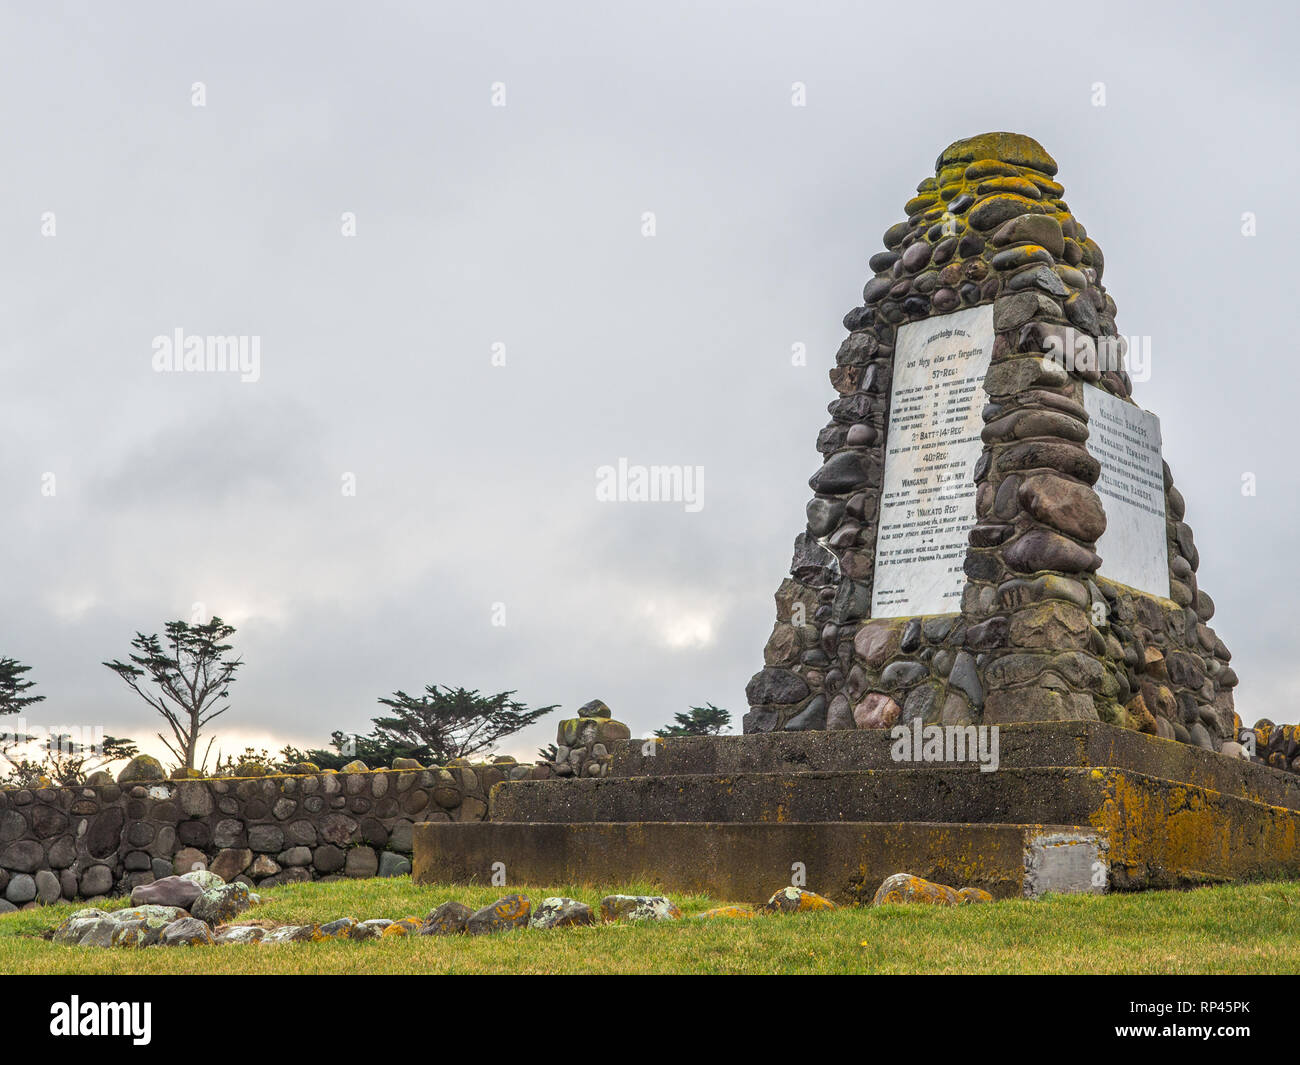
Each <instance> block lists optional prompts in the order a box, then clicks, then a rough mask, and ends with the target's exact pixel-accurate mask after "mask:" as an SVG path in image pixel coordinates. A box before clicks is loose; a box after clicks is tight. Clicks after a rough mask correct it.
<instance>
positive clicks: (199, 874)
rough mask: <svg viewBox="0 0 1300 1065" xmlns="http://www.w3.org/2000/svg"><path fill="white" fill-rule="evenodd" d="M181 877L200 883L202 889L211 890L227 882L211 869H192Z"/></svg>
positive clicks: (193, 882)
mask: <svg viewBox="0 0 1300 1065" xmlns="http://www.w3.org/2000/svg"><path fill="white" fill-rule="evenodd" d="M241 871H242V870H241ZM180 878H181V879H182V880H188V881H189V882H190V883H192V884H198V886H199V888H200V890H201V891H211V890H212V889H213V888H219V887H221V885H222V884H224V883H225V880H223V879H222V878H221V876H219V875H218V874H217V873H215V872H213V871H212V870H210V869H192V870H190V871H189V872H188V873H182V874H181V877H180Z"/></svg>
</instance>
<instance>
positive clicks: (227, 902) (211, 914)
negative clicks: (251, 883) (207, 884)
mask: <svg viewBox="0 0 1300 1065" xmlns="http://www.w3.org/2000/svg"><path fill="white" fill-rule="evenodd" d="M252 905H253V904H252V902H251V901H250V899H249V893H248V885H247V884H241V883H234V884H222V885H221V886H220V887H215V888H212V889H210V890H208V891H205V892H204V893H203V894H202V895H200V896H199V897H198V899H197V900H195V903H194V905H193V906H192V907H190V912H191V913H192V914H193V915H194V916H195V917H197V918H198V919H199V920H200V921H206V922H207V923H208V924H210V925H212V926H213V927H216V926H217V925H219V924H229V923H230V922H231V921H232V920H234V919H235V918H236V917H238V916H239V915H240V914H241V913H243V912H244V911H245V910H247V909H248V908H249V907H251V906H252Z"/></svg>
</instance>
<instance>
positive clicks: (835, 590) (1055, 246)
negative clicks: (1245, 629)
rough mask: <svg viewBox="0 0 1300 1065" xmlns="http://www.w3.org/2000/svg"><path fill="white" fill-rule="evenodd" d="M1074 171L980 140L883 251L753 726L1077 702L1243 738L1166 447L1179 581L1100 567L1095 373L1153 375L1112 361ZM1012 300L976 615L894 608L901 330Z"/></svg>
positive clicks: (1018, 141)
mask: <svg viewBox="0 0 1300 1065" xmlns="http://www.w3.org/2000/svg"><path fill="white" fill-rule="evenodd" d="M1056 170H1057V167H1056V163H1055V162H1054V161H1053V160H1052V158H1051V157H1050V156H1049V155H1048V154H1047V153H1046V152H1045V151H1044V150H1043V149H1042V147H1041V146H1040V145H1038V144H1037V143H1036V142H1035V141H1033V140H1031V139H1030V138H1028V137H1023V136H1019V135H1016V134H1008V133H994V134H984V135H982V136H979V137H974V138H970V139H968V140H964V141H958V142H957V143H955V144H953V145H951V146H950V147H949V148H948V149H946V150H945V151H944V152H943V154H942V155H941V156H940V157H939V160H938V162H937V163H936V167H935V176H934V177H927V178H926V179H925V180H923V181H922V182H921V183H920V184H919V185H918V186H917V194H916V196H914V197H912V198H911V199H910V200H908V202H907V203H906V204H905V205H904V213H905V214H906V216H907V217H906V220H905V221H903V222H899V223H897V224H895V225H893V226H891V227H890V228H889V229H888V230H886V232H885V235H884V244H885V250H883V251H881V252H878V253H877V254H875V255H873V256H872V257H871V260H870V264H869V265H870V268H871V270H872V272H873V274H874V276H873V277H872V278H871V279H870V280H869V281H868V282H867V284H866V287H865V288H864V290H863V305H862V306H861V307H857V308H854V309H853V310H852V311H850V312H849V313H848V315H846V316H845V319H844V324H845V327H846V328H847V329H848V330H849V335H848V337H847V338H846V339H845V341H844V343H843V344H842V345H841V347H840V350H839V353H838V354H837V356H836V365H835V368H834V369H832V370H831V372H830V377H831V383H832V385H833V387H834V388H835V391H836V393H837V398H836V399H835V400H834V401H833V402H832V403H831V405H830V407H829V408H828V409H829V412H830V414H831V421H830V423H829V424H828V425H827V426H826V428H824V429H823V430H822V431H821V433H820V434H819V436H818V439H817V449H818V451H819V452H820V453H821V455H822V457H823V460H824V461H823V465H822V467H821V468H820V469H819V470H818V471H817V472H816V473H815V474H814V475H813V477H812V478H811V480H810V481H809V485H810V487H811V488H812V490H813V493H814V496H813V499H812V500H811V501H810V502H809V504H808V508H807V526H806V528H805V529H804V531H803V532H802V533H801V534H800V535H799V537H798V538H797V540H796V542H795V556H794V560H793V563H792V567H791V576H790V578H789V579H788V580H786V581H785V582H784V583H783V584H782V585H781V588H780V589H779V590H778V593H777V622H776V625H775V627H774V629H773V631H772V635H771V637H770V638H769V640H768V643H767V646H766V648H765V651H764V663H765V664H764V669H763V670H761V671H760V672H759V673H758V674H756V675H755V676H754V678H753V679H752V680H751V681H750V684H749V686H748V689H747V694H748V696H749V702H750V712H749V714H748V715H747V716H746V718H745V730H746V731H747V732H756V731H757V732H761V731H771V730H779V729H788V730H801V729H822V728H826V729H841V728H881V727H889V726H891V725H893V724H896V723H898V722H900V721H902V722H909V721H911V720H914V719H920V720H922V721H924V722H925V723H927V724H929V723H938V724H966V723H979V722H987V723H990V724H992V723H997V722H1012V721H1037V720H1062V719H1078V720H1104V721H1109V722H1112V723H1115V724H1119V725H1123V726H1127V727H1131V728H1136V729H1140V730H1143V731H1147V732H1151V733H1154V734H1158V735H1160V736H1164V737H1165V738H1169V739H1178V740H1182V741H1184V742H1190V743H1195V744H1198V745H1200V746H1204V747H1210V748H1214V749H1218V748H1220V747H1221V746H1222V744H1223V742H1224V741H1225V740H1231V739H1232V738H1233V729H1234V715H1233V712H1232V687H1233V686H1234V685H1235V684H1236V675H1235V673H1233V671H1232V669H1231V668H1230V667H1229V665H1228V661H1229V658H1230V656H1229V655H1228V652H1227V648H1226V647H1224V645H1223V642H1222V641H1221V640H1220V639H1219V638H1218V637H1217V636H1216V635H1215V634H1214V632H1213V631H1212V630H1210V629H1209V628H1208V626H1207V624H1206V623H1207V622H1208V621H1209V619H1210V617H1211V616H1212V614H1213V603H1212V602H1211V600H1210V598H1209V596H1208V595H1205V594H1204V593H1203V592H1202V591H1200V589H1199V588H1198V587H1197V583H1196V577H1195V570H1196V566H1197V562H1198V558H1197V554H1196V548H1195V545H1194V544H1193V542H1192V537H1191V530H1190V529H1189V528H1188V526H1187V525H1186V523H1185V522H1184V520H1183V519H1184V510H1185V505H1184V502H1183V500H1182V497H1181V495H1180V494H1179V493H1178V491H1177V490H1176V489H1175V488H1174V487H1173V481H1172V477H1171V476H1170V474H1169V470H1168V466H1167V465H1166V466H1165V488H1166V498H1165V505H1166V515H1167V519H1168V520H1167V531H1168V541H1169V569H1170V597H1169V598H1168V599H1165V598H1157V597H1154V596H1150V595H1145V594H1142V593H1139V592H1136V591H1134V590H1133V589H1129V588H1126V587H1124V586H1121V585H1117V584H1114V583H1113V582H1110V581H1107V580H1105V579H1103V578H1101V577H1099V576H1098V568H1099V566H1101V565H1102V560H1101V559H1100V558H1099V557H1098V554H1097V541H1098V538H1099V537H1100V536H1101V535H1102V533H1103V532H1104V530H1105V523H1106V518H1105V511H1104V508H1103V506H1102V501H1101V499H1100V498H1099V496H1098V495H1097V492H1096V491H1095V488H1094V486H1095V484H1096V482H1097V478H1098V475H1099V472H1100V466H1099V464H1098V462H1097V460H1096V459H1095V458H1093V456H1092V455H1091V454H1090V453H1089V452H1088V449H1087V446H1086V441H1087V439H1088V432H1089V427H1088V414H1087V411H1086V409H1085V406H1084V384H1085V383H1088V384H1093V385H1097V386H1098V387H1100V388H1103V389H1105V390H1106V391H1108V392H1110V393H1111V394H1112V395H1114V396H1118V397H1120V398H1121V399H1124V400H1127V401H1129V402H1132V400H1131V381H1130V379H1129V376H1128V374H1127V373H1126V372H1124V370H1123V367H1122V364H1119V363H1117V362H1115V361H1113V360H1114V359H1115V358H1116V357H1117V356H1118V355H1120V354H1122V351H1123V342H1122V340H1120V339H1119V338H1118V336H1117V330H1116V326H1115V303H1114V301H1113V300H1112V299H1111V297H1110V296H1109V295H1108V294H1107V293H1106V290H1105V287H1104V286H1103V284H1102V281H1101V278H1102V273H1103V270H1104V265H1105V263H1104V259H1103V256H1102V252H1101V249H1100V247H1099V246H1098V245H1097V243H1096V242H1095V241H1094V240H1092V239H1091V238H1090V237H1089V236H1088V234H1087V232H1086V230H1085V229H1084V227H1083V225H1082V224H1080V223H1079V222H1078V220H1077V219H1076V218H1075V217H1074V215H1073V213H1072V212H1071V210H1070V208H1069V206H1068V205H1067V204H1066V202H1065V200H1064V199H1063V196H1064V187H1063V186H1062V185H1061V184H1059V183H1058V182H1057V181H1056V180H1055V174H1056ZM990 303H991V304H992V305H993V325H994V331H995V341H994V348H993V352H992V359H991V363H990V367H989V370H988V374H987V378H986V380H985V392H986V396H985V400H986V405H985V406H984V409H983V421H984V429H983V433H982V439H983V443H984V452H983V454H982V456H981V458H980V459H979V462H978V463H977V464H976V465H975V467H974V468H973V469H972V470H971V471H970V476H971V478H972V480H973V481H974V483H975V485H976V487H977V494H976V521H975V525H974V527H973V528H972V529H971V530H970V536H969V549H968V552H967V556H966V560H965V573H966V577H967V584H966V587H965V590H964V593H963V596H962V603H961V611H960V612H959V613H955V614H946V615H934V616H927V617H914V618H874V619H873V618H871V617H870V616H869V614H870V606H871V586H872V585H871V582H872V577H873V567H874V561H875V543H876V534H877V523H878V517H879V511H880V489H881V483H882V479H883V471H884V456H885V444H886V439H885V437H886V434H887V430H888V422H889V400H890V385H891V378H892V369H893V354H894V345H895V341H896V334H897V329H898V327H899V326H901V325H903V324H905V323H908V322H916V321H921V320H924V319H926V318H928V317H933V316H937V315H942V314H947V313H949V312H951V311H954V310H958V309H961V308H964V307H974V306H979V305H983V304H990ZM1103 568H1104V566H1103Z"/></svg>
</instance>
